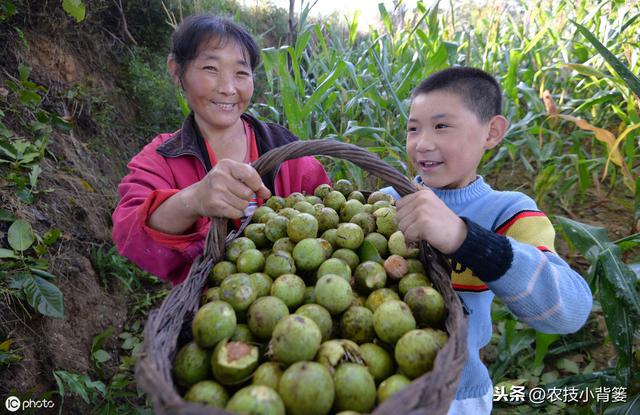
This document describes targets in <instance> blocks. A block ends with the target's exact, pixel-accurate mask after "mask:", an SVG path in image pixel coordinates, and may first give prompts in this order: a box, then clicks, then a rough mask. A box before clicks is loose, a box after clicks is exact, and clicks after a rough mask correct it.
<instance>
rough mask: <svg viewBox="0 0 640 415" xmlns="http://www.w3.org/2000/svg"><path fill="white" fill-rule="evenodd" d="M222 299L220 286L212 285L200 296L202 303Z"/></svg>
mask: <svg viewBox="0 0 640 415" xmlns="http://www.w3.org/2000/svg"><path fill="white" fill-rule="evenodd" d="M218 300H220V287H211V288H209V289H207V291H206V292H205V293H204V294H202V296H201V297H200V305H201V306H203V305H205V304H206V303H210V302H211V301H218Z"/></svg>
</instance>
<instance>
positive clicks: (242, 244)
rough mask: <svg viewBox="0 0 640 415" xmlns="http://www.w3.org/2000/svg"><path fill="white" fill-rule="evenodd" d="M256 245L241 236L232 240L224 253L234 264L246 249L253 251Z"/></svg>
mask: <svg viewBox="0 0 640 415" xmlns="http://www.w3.org/2000/svg"><path fill="white" fill-rule="evenodd" d="M255 248H256V244H255V243H254V242H253V241H252V240H251V239H249V238H247V237H244V236H241V237H239V238H236V239H234V240H233V241H232V242H231V243H230V244H229V246H228V247H227V250H226V252H225V255H226V256H227V259H228V260H229V261H231V262H234V263H235V262H236V261H237V260H238V257H239V256H240V254H241V253H243V252H244V251H246V250H247V249H255Z"/></svg>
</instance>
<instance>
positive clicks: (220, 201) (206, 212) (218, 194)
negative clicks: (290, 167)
mask: <svg viewBox="0 0 640 415" xmlns="http://www.w3.org/2000/svg"><path fill="white" fill-rule="evenodd" d="M191 187H192V189H191V190H192V192H191V193H190V194H189V197H190V199H191V200H190V201H188V202H187V203H189V205H191V206H192V207H193V213H194V215H195V216H197V217H203V216H208V217H214V216H217V217H225V218H231V219H239V218H241V217H242V216H243V212H244V210H245V209H246V207H247V206H248V205H249V201H250V200H251V199H252V198H253V197H254V194H255V195H256V196H257V197H258V198H260V199H263V200H264V199H268V198H269V197H270V196H271V192H270V191H269V189H267V187H266V186H265V185H264V183H262V179H261V178H260V175H259V174H258V172H257V171H256V170H255V169H254V168H253V167H251V166H250V165H248V164H245V163H241V162H238V161H234V160H230V159H223V160H220V161H219V162H218V163H217V164H216V166H215V167H214V168H213V169H212V170H211V171H210V172H209V173H207V175H206V176H205V177H204V178H203V179H202V180H200V181H199V182H198V183H196V184H194V185H193V186H191Z"/></svg>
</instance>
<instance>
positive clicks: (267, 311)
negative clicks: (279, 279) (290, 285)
mask: <svg viewBox="0 0 640 415" xmlns="http://www.w3.org/2000/svg"><path fill="white" fill-rule="evenodd" d="M288 315H289V309H288V308H287V305H286V304H285V303H284V302H283V301H282V300H281V299H279V298H278V297H271V296H267V297H261V298H258V299H257V300H256V301H255V302H254V303H253V304H251V307H249V311H248V312H247V323H248V325H249V329H250V330H251V332H252V333H253V334H255V335H256V336H257V337H259V338H261V339H268V338H270V337H271V333H273V328H274V327H275V326H276V324H277V323H278V322H279V321H280V320H281V319H282V318H284V317H286V316H288Z"/></svg>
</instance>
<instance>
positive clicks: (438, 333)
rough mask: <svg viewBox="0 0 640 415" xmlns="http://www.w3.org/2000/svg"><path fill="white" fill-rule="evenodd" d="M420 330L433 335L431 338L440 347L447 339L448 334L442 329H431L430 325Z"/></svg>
mask: <svg viewBox="0 0 640 415" xmlns="http://www.w3.org/2000/svg"><path fill="white" fill-rule="evenodd" d="M422 331H426V332H427V333H429V334H430V335H431V336H433V338H434V339H435V341H436V344H437V345H438V347H439V348H441V349H442V348H443V347H444V346H445V344H447V341H448V340H449V336H448V335H447V333H445V332H444V331H442V330H438V329H432V328H430V327H425V328H423V329H422Z"/></svg>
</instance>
